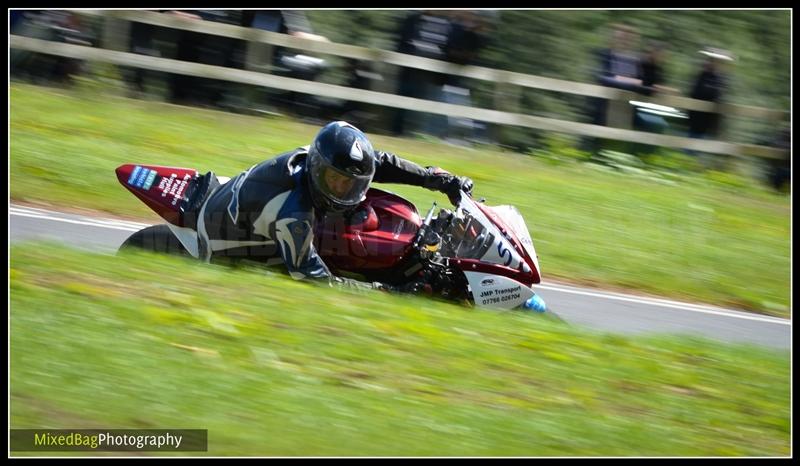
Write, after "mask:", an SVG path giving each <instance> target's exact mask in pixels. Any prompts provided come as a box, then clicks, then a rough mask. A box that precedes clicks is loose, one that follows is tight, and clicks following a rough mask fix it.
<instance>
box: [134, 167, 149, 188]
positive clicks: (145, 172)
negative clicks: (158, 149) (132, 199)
mask: <svg viewBox="0 0 800 466" xmlns="http://www.w3.org/2000/svg"><path fill="white" fill-rule="evenodd" d="M149 174H150V169H149V168H142V171H141V172H139V176H138V177H136V187H137V188H141V187H142V186H144V182H145V180H146V179H147V176H148V175H149Z"/></svg>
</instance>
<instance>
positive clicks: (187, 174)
mask: <svg viewBox="0 0 800 466" xmlns="http://www.w3.org/2000/svg"><path fill="white" fill-rule="evenodd" d="M116 171H117V179H118V180H119V182H120V184H122V185H123V186H125V187H126V188H128V191H130V192H132V193H133V194H134V195H135V196H136V197H138V198H139V199H140V200H141V201H142V202H144V203H145V204H147V205H148V207H150V208H151V209H153V211H155V212H156V213H157V214H158V215H160V216H161V217H162V218H164V220H166V221H167V222H169V223H171V224H173V225H177V226H180V227H182V226H184V225H183V219H182V216H181V210H180V207H181V202H182V201H183V200H184V199H185V198H186V196H187V191H188V190H189V186H190V184H191V181H192V180H194V179H195V178H197V175H198V173H197V170H195V169H191V168H177V167H164V166H159V165H133V164H126V165H121V166H119V167H117V170H116Z"/></svg>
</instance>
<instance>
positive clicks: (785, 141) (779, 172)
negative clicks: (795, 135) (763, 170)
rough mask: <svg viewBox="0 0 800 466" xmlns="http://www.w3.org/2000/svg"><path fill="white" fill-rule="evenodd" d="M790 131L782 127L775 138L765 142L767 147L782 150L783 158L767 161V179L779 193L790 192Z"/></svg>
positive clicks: (786, 127)
mask: <svg viewBox="0 0 800 466" xmlns="http://www.w3.org/2000/svg"><path fill="white" fill-rule="evenodd" d="M791 141H792V131H791V128H789V127H788V126H784V127H782V128H781V129H780V130H779V131H778V134H777V136H775V137H774V138H772V140H770V141H767V145H770V146H772V147H775V148H777V149H782V150H784V151H785V152H784V154H785V156H784V157H782V158H779V159H768V160H767V179H768V181H769V183H770V185H771V186H772V187H773V188H774V189H775V190H776V191H779V192H790V191H791V183H792V160H791V149H792V143H791Z"/></svg>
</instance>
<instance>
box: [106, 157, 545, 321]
mask: <svg viewBox="0 0 800 466" xmlns="http://www.w3.org/2000/svg"><path fill="white" fill-rule="evenodd" d="M116 173H117V179H118V180H119V182H120V183H121V184H122V185H123V186H125V187H126V188H127V189H128V190H129V191H131V192H132V193H133V194H134V195H135V196H136V197H138V198H139V199H140V200H142V201H143V202H144V203H145V204H147V205H148V206H149V207H150V208H151V209H152V210H153V211H155V212H156V213H157V214H158V215H160V216H161V217H162V218H163V219H164V220H166V222H167V223H166V224H165V225H154V226H150V227H147V228H145V229H144V230H141V231H139V232H136V233H134V234H133V235H132V236H131V237H130V238H128V239H127V240H126V241H125V243H123V245H122V246H121V248H120V249H125V248H129V247H138V248H144V249H149V250H151V251H154V252H168V253H178V254H182V255H188V256H192V257H195V258H199V257H200V252H199V245H198V235H197V230H196V222H197V219H196V218H193V217H194V215H193V213H194V212H196V211H198V210H199V209H198V206H200V205H202V203H203V202H204V201H205V200H206V199H207V198H208V196H210V194H211V193H212V192H213V191H214V190H215V189H216V188H218V187H219V186H221V185H222V184H224V183H225V182H227V181H228V180H229V179H228V178H223V177H220V178H217V177H216V175H215V174H214V173H213V172H208V173H206V174H204V175H201V174H200V173H199V172H198V171H197V170H194V169H187V168H177V167H166V166H156V165H134V164H126V165H122V166H120V167H118V168H117V169H116ZM436 207H437V205H436V202H434V203H433V205H432V206H431V208H430V210H428V212H427V214H426V215H425V217H424V218H423V217H421V216H420V214H419V212H418V211H417V209H416V207H415V206H414V204H412V203H411V202H409V201H407V200H406V199H403V198H402V197H400V196H398V195H396V194H393V193H391V192H388V191H384V190H381V189H376V188H370V189H369V191H368V192H367V195H366V198H365V199H364V201H362V202H361V203H360V204H359V205H358V206H357V207H356V208H355V209H354V210H353V211H352V212H351V213H349V214H348V215H347V216H341V215H332V214H329V215H325V216H324V217H322V218H319V219H317V220H316V224H315V225H314V226H313V228H314V246H315V248H316V251H317V253H318V254H319V255H320V257H321V258H322V259H323V261H324V262H325V264H326V265H327V266H328V267H329V269H330V270H331V272H332V273H334V274H336V275H338V276H344V277H349V278H353V279H356V280H359V281H364V282H379V283H381V284H385V285H386V286H387V288H388V289H390V290H401V291H404V292H413V293H424V294H427V295H431V296H433V297H439V298H443V299H445V300H451V301H458V302H462V303H470V304H474V305H476V306H480V307H491V308H500V309H515V308H517V309H525V310H532V311H535V312H546V311H547V312H548V313H549V310H548V309H547V306H546V305H545V302H544V300H542V298H541V297H540V296H539V295H537V294H536V293H535V292H534V290H533V285H535V284H537V283H540V282H541V273H540V270H541V269H540V267H539V261H538V257H537V255H536V250H535V248H534V246H533V241H532V240H531V236H530V234H529V232H528V229H527V227H526V225H525V221H524V220H523V218H522V215H521V214H520V213H519V211H518V210H517V209H516V208H515V207H513V206H509V205H501V206H491V207H490V206H488V205H486V204H485V203H484V200H483V199H481V200H479V201H476V200H475V199H473V198H471V197H470V196H468V195H466V193H463V192H462V195H461V199H460V201H459V202H458V205H457V206H456V207H455V208H453V209H447V208H441V209H439V210H438V212H437V211H436ZM148 238H149V240H148ZM246 250H247V251H249V252H248V254H249V257H246V259H248V260H252V261H257V262H266V263H267V265H270V264H271V263H277V262H280V259H278V260H277V262H275V259H274V255H270V258H271V259H272V261H269V260H267V259H265V257H266V256H264V257H261V256H260V255H259V254H258V253H257V252H256V251H258V248H247V249H246ZM212 259H213V257H212Z"/></svg>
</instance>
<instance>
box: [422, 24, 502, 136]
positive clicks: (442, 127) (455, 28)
mask: <svg viewBox="0 0 800 466" xmlns="http://www.w3.org/2000/svg"><path fill="white" fill-rule="evenodd" d="M493 19H494V12H490V11H484V10H481V11H471V10H458V11H455V12H453V14H452V16H451V29H450V34H449V36H448V38H447V44H446V45H445V59H446V60H447V61H449V62H452V63H456V64H459V65H472V64H475V63H476V62H477V60H478V54H479V53H480V51H481V49H483V48H484V47H485V46H486V43H487V42H488V31H489V28H490V26H491V22H492V21H493ZM465 81H466V80H465V79H464V78H463V77H461V76H458V75H452V74H448V75H446V76H445V79H444V86H443V87H442V90H441V93H440V96H441V98H442V100H443V101H444V102H446V103H450V104H455V105H465V106H471V105H472V99H471V97H470V90H469V88H468V87H467V85H466V82H465ZM434 119H435V120H437V121H438V122H439V125H437V126H436V127H435V131H436V135H437V136H439V137H442V138H447V139H452V138H453V137H454V136H455V135H456V134H455V133H456V131H458V130H461V131H464V130H466V132H467V134H468V135H469V136H475V134H474V130H475V129H476V128H484V126H483V125H482V124H481V123H478V122H475V121H473V120H470V119H467V118H454V117H443V116H438V115H437V116H435V117H434Z"/></svg>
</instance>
